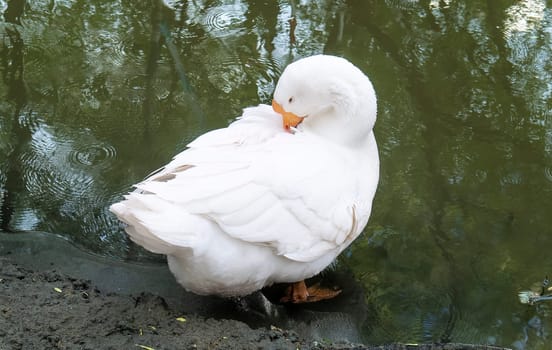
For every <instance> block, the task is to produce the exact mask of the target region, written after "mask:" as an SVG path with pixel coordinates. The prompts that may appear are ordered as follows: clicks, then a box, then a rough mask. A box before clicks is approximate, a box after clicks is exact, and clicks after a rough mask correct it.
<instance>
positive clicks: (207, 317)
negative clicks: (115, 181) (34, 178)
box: [0, 232, 499, 350]
mask: <svg viewBox="0 0 552 350" xmlns="http://www.w3.org/2000/svg"><path fill="white" fill-rule="evenodd" d="M331 278H337V280H336V283H337V284H339V285H340V286H342V287H344V292H343V296H341V297H339V298H336V299H335V300H333V301H331V302H326V303H317V305H309V306H307V307H303V306H302V307H289V306H282V305H278V304H273V303H268V304H267V303H266V300H265V299H263V298H259V297H256V296H252V297H249V298H244V299H241V300H228V299H221V298H215V297H200V296H197V295H194V294H191V293H186V292H185V291H184V290H183V289H182V288H181V287H180V286H179V285H178V284H176V283H175V282H174V279H173V278H172V276H171V274H170V273H169V272H168V270H167V268H166V265H164V264H142V265H140V264H134V263H125V262H121V261H116V260H110V259H106V258H103V257H98V256H94V255H90V254H88V253H85V252H83V251H81V250H79V249H76V248H75V247H74V246H72V245H71V244H70V243H69V242H67V241H65V240H63V239H60V238H56V237H55V236H53V235H50V234H43V233H39V232H36V233H29V234H15V235H13V234H4V233H0V350H7V349H96V350H97V349H146V350H147V349H155V350H159V349H193V348H197V349H386V350H390V349H411V350H413V349H435V350H438V349H449V350H453V349H473V350H476V349H499V348H496V347H485V346H471V345H460V344H447V345H439V344H433V345H424V346H414V345H398V344H395V345H387V346H377V347H368V346H364V345H361V344H360V343H361V340H360V335H359V332H360V331H359V327H360V325H361V324H362V322H363V320H364V319H365V315H366V312H367V311H366V306H365V305H364V304H363V295H362V291H361V290H360V289H359V288H357V287H356V286H355V285H354V283H353V282H352V281H350V280H347V279H346V278H343V277H341V279H339V278H340V277H339V275H337V276H326V277H325V279H330V280H331Z"/></svg>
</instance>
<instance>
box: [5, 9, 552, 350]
mask: <svg viewBox="0 0 552 350" xmlns="http://www.w3.org/2000/svg"><path fill="white" fill-rule="evenodd" d="M167 3H169V4H170V6H171V8H165V7H163V6H161V5H160V4H156V3H155V2H142V3H139V2H128V1H114V2H97V4H90V3H88V2H79V1H32V2H30V3H27V4H26V5H25V6H23V2H22V1H17V0H12V1H0V9H1V10H2V11H3V14H4V16H3V21H2V22H0V33H1V36H2V46H1V47H0V62H1V66H0V70H1V72H2V82H1V83H0V95H1V98H0V194H1V196H0V205H1V208H2V210H1V215H0V225H1V228H2V230H3V231H10V232H20V231H27V230H43V231H48V232H52V233H58V234H63V235H65V236H67V237H69V238H70V239H71V240H73V241H74V242H75V244H77V245H78V246H80V247H81V248H82V249H86V250H89V251H93V252H96V253H100V254H102V255H106V256H112V257H118V258H120V259H130V260H132V259H142V260H143V259H152V257H151V256H150V255H147V254H144V253H143V251H141V250H140V249H136V247H135V246H133V245H131V244H129V242H128V240H127V239H126V237H125V235H124V234H123V233H122V231H121V229H120V227H119V225H118V224H117V222H116V220H115V219H114V218H113V217H112V216H111V215H110V214H109V213H108V211H107V207H108V206H109V205H110V204H111V203H112V202H114V201H116V200H118V199H119V198H120V196H121V194H122V193H125V192H127V191H128V190H129V188H130V185H131V184H133V183H135V182H137V181H139V180H141V179H142V178H144V177H145V176H146V175H147V174H149V173H150V172H151V171H152V170H154V169H156V168H158V167H159V166H161V165H163V164H164V163H166V162H167V161H168V160H169V159H170V158H171V157H172V155H174V154H175V153H176V152H178V151H180V150H182V149H183V148H184V147H185V145H186V143H187V142H189V141H190V140H192V139H193V138H194V137H196V136H197V135H199V134H201V133H203V132H205V131H206V130H209V129H213V128H217V127H223V126H225V125H227V124H228V123H229V121H231V120H232V119H233V118H234V117H235V116H237V115H239V113H240V110H241V108H242V107H245V106H248V105H254V104H257V103H259V102H264V103H267V102H269V101H270V99H271V93H272V90H273V88H274V84H275V82H276V81H277V78H278V76H279V75H280V73H281V71H282V69H283V68H284V67H285V65H286V64H287V63H289V62H291V61H293V60H295V59H297V58H299V57H304V56H308V55H311V54H316V53H321V52H325V53H330V54H336V55H341V56H344V57H347V58H348V59H350V60H351V61H352V62H354V63H355V64H356V65H357V66H359V67H360V68H361V69H362V70H363V71H364V72H366V73H367V74H368V75H369V76H370V77H371V79H372V81H373V83H374V86H375V88H376V91H377V94H378V98H379V119H378V122H377V126H376V136H377V139H378V143H379V145H380V153H381V183H380V186H379V189H378V193H377V195H376V199H375V204H374V212H373V215H372V218H371V221H370V223H369V225H368V227H367V228H366V230H365V233H364V235H363V236H362V237H361V238H359V239H358V240H357V241H356V242H355V244H354V245H353V246H352V247H351V249H349V250H348V251H347V252H346V253H345V254H344V255H343V257H342V258H341V259H340V264H341V266H345V267H348V268H350V269H351V270H352V271H353V273H354V274H355V276H356V278H357V279H358V280H359V281H360V282H361V283H362V284H363V285H364V287H365V292H366V301H367V303H368V304H369V305H370V306H371V312H370V314H369V316H368V319H366V320H365V321H364V323H363V325H362V330H363V336H364V339H365V341H366V342H367V343H372V344H377V343H388V342H392V341H402V342H424V341H454V342H466V343H488V344H497V345H503V346H510V347H513V348H515V349H548V348H549V342H550V340H549V338H550V334H549V332H550V327H551V325H552V316H551V315H550V306H549V305H547V304H545V303H543V304H541V305H538V306H526V305H521V304H519V302H518V300H517V292H518V291H520V290H523V289H527V288H528V287H530V286H531V285H533V284H534V283H538V282H539V281H542V279H543V278H544V277H545V276H546V275H547V274H550V273H551V270H552V254H551V250H550V247H552V237H551V235H550V213H551V212H552V202H551V201H550V198H551V194H552V102H551V101H552V83H551V82H552V57H551V54H552V7H551V6H550V4H549V2H548V3H547V2H546V1H539V0H527V1H504V0H501V1H498V0H497V1H493V2H483V1H473V2H469V4H468V3H466V2H461V1H454V0H444V1H436V0H431V1H414V0H389V1H361V0H351V1H321V2H314V1H313V2H309V1H279V2H276V1H267V2H266V3H263V2H257V1H245V0H242V1H239V0H236V1H224V0H218V1H208V2H207V1H170V2H169V1H168V2H167ZM292 16H294V18H295V19H296V26H295V28H294V30H293V33H291V32H290V18H291V17H292ZM160 27H163V28H167V29H168V33H169V35H170V39H169V38H168V36H167V35H165V36H164V35H163V34H161V31H160V29H159V28H160ZM292 34H293V35H292ZM165 40H170V41H171V43H172V44H173V46H174V48H175V49H176V50H175V51H174V52H176V54H177V55H176V56H174V52H173V54H171V52H170V51H169V49H168V46H169V45H165V44H164V41H165Z"/></svg>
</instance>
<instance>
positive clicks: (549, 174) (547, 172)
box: [544, 167, 552, 182]
mask: <svg viewBox="0 0 552 350" xmlns="http://www.w3.org/2000/svg"><path fill="white" fill-rule="evenodd" d="M544 177H546V179H547V180H548V181H550V182H552V168H551V167H544Z"/></svg>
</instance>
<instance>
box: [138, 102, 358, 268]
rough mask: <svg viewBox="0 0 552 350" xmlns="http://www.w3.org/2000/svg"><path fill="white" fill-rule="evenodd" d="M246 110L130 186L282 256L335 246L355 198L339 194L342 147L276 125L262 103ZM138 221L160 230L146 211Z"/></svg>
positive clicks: (343, 184)
mask: <svg viewBox="0 0 552 350" xmlns="http://www.w3.org/2000/svg"><path fill="white" fill-rule="evenodd" d="M247 113H249V117H248V118H246V115H245V114H244V117H242V119H241V120H239V121H237V122H235V123H234V124H232V125H231V126H230V127H228V128H225V129H220V130H216V131H212V132H209V133H207V134H205V135H203V136H201V137H200V138H198V139H196V140H195V141H194V142H192V143H191V144H190V145H189V146H190V148H189V149H187V150H185V151H184V152H182V153H180V154H178V155H177V156H176V157H175V158H174V160H173V161H172V162H170V163H169V164H167V166H166V167H165V168H164V169H162V170H161V171H160V172H159V173H156V174H155V175H153V176H152V177H150V178H148V179H146V180H145V181H143V182H141V183H139V184H138V185H136V187H137V188H138V189H139V190H140V191H142V192H143V193H144V194H143V195H145V196H148V195H150V196H151V195H154V196H156V197H158V198H159V200H162V201H165V202H166V203H169V204H170V205H171V206H172V207H174V208H178V209H179V210H181V211H182V210H184V211H186V212H187V213H190V214H195V215H200V216H201V217H203V218H208V219H209V220H211V221H212V222H214V223H216V224H217V225H218V226H219V227H220V228H221V229H222V230H223V231H224V232H226V233H227V234H228V235H230V236H231V237H233V238H235V239H239V240H243V241H247V242H250V243H253V244H261V245H264V246H270V247H272V248H273V249H274V250H275V251H276V252H277V254H280V255H283V256H286V257H287V258H289V259H293V260H297V261H312V260H315V259H317V258H320V257H321V256H322V255H324V254H326V253H328V252H329V251H332V250H335V249H336V247H339V245H340V244H342V243H343V242H344V241H345V239H346V237H347V236H348V234H349V233H350V232H351V230H352V225H353V221H354V220H353V219H352V217H351V207H352V206H353V205H354V204H355V203H354V202H353V201H354V198H353V199H351V198H350V196H347V195H344V194H349V195H350V194H351V193H354V189H353V188H351V186H354V183H351V181H348V180H349V179H350V174H348V173H347V172H346V170H345V169H349V166H350V165H351V164H348V163H347V162H351V160H350V159H348V157H347V153H346V152H342V150H340V149H339V147H337V146H336V147H334V148H331V147H329V148H328V145H327V143H324V144H323V143H322V141H321V140H319V139H318V138H316V137H313V136H309V135H303V134H301V133H299V134H295V135H291V134H288V133H285V132H283V131H282V128H281V125H280V123H279V122H278V124H277V126H276V123H274V120H273V114H274V113H272V114H270V113H269V112H268V111H267V110H266V109H262V110H261V111H260V112H259V115H260V116H259V115H257V114H255V113H254V111H252V110H250V111H247ZM252 118H257V119H259V120H261V121H262V122H264V123H265V124H263V123H259V122H255V121H252V120H251V119H252ZM263 118H264V119H263ZM265 119H266V120H265ZM260 130H261V131H262V132H260ZM336 179H342V181H336ZM160 207H165V206H164V205H162V206H160ZM173 214H174V215H178V214H176V213H173ZM141 221H142V222H143V223H144V224H145V225H147V226H148V227H151V228H153V229H155V231H156V232H164V230H165V228H164V227H163V224H162V223H159V222H157V221H156V219H155V218H154V217H153V216H152V215H150V213H147V214H144V213H142V215H141ZM170 227H171V229H172V227H174V225H172V226H170ZM165 236H167V235H165ZM169 236H170V235H169ZM173 242H174V243H176V244H186V242H178V240H175V239H174V238H173V239H172V241H171V243H173Z"/></svg>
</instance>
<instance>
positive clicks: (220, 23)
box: [201, 5, 245, 37]
mask: <svg viewBox="0 0 552 350" xmlns="http://www.w3.org/2000/svg"><path fill="white" fill-rule="evenodd" d="M244 21H245V16H244V9H243V8H242V7H240V6H235V5H223V6H218V7H213V8H210V9H209V10H207V12H206V13H205V15H204V17H203V18H202V20H201V23H202V24H203V25H204V26H205V27H206V31H207V32H209V33H211V34H213V35H214V36H216V37H226V36H231V35H236V34H237V33H239V32H240V31H242V30H244V28H243V26H242V23H243V22H244Z"/></svg>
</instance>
